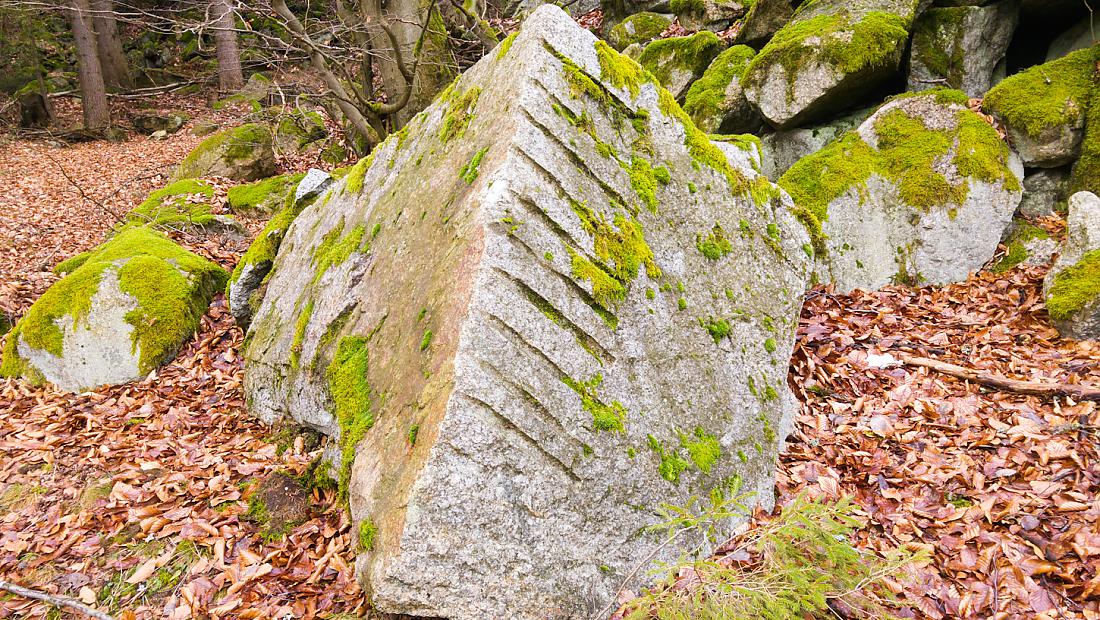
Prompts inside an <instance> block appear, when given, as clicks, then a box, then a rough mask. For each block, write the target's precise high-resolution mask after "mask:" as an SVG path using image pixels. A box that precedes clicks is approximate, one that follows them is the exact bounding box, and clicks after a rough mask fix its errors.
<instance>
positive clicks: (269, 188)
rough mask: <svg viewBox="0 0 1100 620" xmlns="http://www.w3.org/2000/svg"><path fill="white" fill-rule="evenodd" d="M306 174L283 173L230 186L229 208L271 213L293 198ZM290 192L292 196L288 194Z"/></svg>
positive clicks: (240, 210)
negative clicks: (253, 181)
mask: <svg viewBox="0 0 1100 620" xmlns="http://www.w3.org/2000/svg"><path fill="white" fill-rule="evenodd" d="M303 177H305V175H304V174H283V175H280V176H277V177H271V178H270V179H264V180H262V181H256V182H255V183H245V184H244V185H237V186H235V187H231V188H229V192H228V194H227V198H228V200H229V208H230V209H232V210H233V211H235V212H242V211H243V212H248V211H259V212H263V213H271V212H273V211H275V210H276V209H278V208H279V207H282V206H283V205H285V204H286V203H287V201H288V199H289V200H293V192H294V190H295V189H296V188H297V187H298V183H299V182H300V181H301V180H302V178H303ZM288 194H290V196H288Z"/></svg>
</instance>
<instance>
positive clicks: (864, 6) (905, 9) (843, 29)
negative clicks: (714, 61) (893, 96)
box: [744, 0, 918, 128]
mask: <svg viewBox="0 0 1100 620" xmlns="http://www.w3.org/2000/svg"><path fill="white" fill-rule="evenodd" d="M917 4H918V2H916V1H914V0H858V1H856V2H851V1H848V0H817V1H816V2H812V3H808V4H805V5H803V7H802V8H801V9H800V10H799V11H798V12H796V13H795V15H794V17H793V18H792V19H791V21H790V22H788V23H787V25H786V26H784V27H783V28H782V29H780V30H779V32H777V33H775V36H774V37H772V39H771V41H769V42H768V44H767V45H766V46H765V47H764V49H762V50H761V51H760V53H759V54H758V55H757V56H756V58H754V59H753V61H752V62H751V63H750V64H749V68H748V70H747V71H746V73H745V79H744V88H745V94H746V96H747V97H748V98H749V101H751V102H752V104H753V105H754V106H755V107H756V108H757V110H759V112H760V114H761V115H762V116H763V117H764V118H765V119H767V120H768V122H769V123H771V124H772V125H774V126H775V127H777V128H788V127H792V126H797V125H802V124H805V123H807V122H813V121H815V120H818V119H820V118H821V117H823V116H824V115H826V114H828V113H831V112H836V111H839V110H842V109H844V108H846V107H849V106H850V105H851V104H852V99H853V98H858V97H859V96H862V95H865V94H867V93H869V92H871V91H873V90H874V89H875V88H877V87H879V86H880V85H881V84H882V83H883V82H884V81H885V80H887V79H889V78H890V77H891V76H893V75H894V73H895V72H896V71H897V70H898V67H899V65H900V63H901V59H902V55H903V53H904V51H905V47H906V44H907V43H908V41H909V28H910V26H911V24H912V22H913V17H914V15H915V13H916V9H917Z"/></svg>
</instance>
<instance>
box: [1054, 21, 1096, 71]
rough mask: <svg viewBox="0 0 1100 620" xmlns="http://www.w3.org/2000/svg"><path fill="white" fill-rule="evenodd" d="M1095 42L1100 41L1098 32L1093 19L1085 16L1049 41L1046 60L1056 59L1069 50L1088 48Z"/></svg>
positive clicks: (1069, 51)
mask: <svg viewBox="0 0 1100 620" xmlns="http://www.w3.org/2000/svg"><path fill="white" fill-rule="evenodd" d="M1097 43H1100V34H1098V33H1097V29H1096V24H1095V21H1094V20H1093V19H1092V18H1089V17H1086V18H1084V19H1082V20H1081V21H1079V22H1077V23H1076V24H1074V25H1073V27H1072V28H1070V29H1069V30H1066V31H1065V32H1063V33H1062V34H1060V35H1058V37H1057V38H1055V39H1054V40H1053V41H1051V43H1050V49H1049V50H1047V61H1048V62H1049V61H1051V60H1057V59H1058V58H1061V57H1063V56H1065V55H1067V54H1069V53H1071V52H1076V51H1077V50H1083V49H1087V48H1090V47H1092V46H1093V45H1096V44H1097Z"/></svg>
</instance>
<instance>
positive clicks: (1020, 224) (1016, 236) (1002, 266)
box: [990, 218, 1058, 273]
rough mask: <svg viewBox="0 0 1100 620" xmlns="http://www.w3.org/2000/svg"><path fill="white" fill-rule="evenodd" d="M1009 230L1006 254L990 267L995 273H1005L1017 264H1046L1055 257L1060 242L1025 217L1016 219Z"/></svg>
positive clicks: (1006, 239) (1006, 240) (1005, 243)
mask: <svg viewBox="0 0 1100 620" xmlns="http://www.w3.org/2000/svg"><path fill="white" fill-rule="evenodd" d="M1009 230H1010V232H1009V234H1008V236H1007V237H1006V238H1005V240H1004V246H1005V253H1004V255H1003V256H1002V257H1001V258H1000V260H998V261H997V262H996V263H994V264H993V266H992V267H990V271H992V272H993V273H1004V272H1006V271H1008V270H1009V269H1012V268H1013V267H1016V266H1017V265H1045V264H1047V263H1049V262H1050V259H1052V258H1054V253H1055V252H1056V251H1057V250H1058V244H1057V243H1056V242H1055V241H1054V240H1053V239H1051V238H1050V233H1048V232H1047V231H1045V230H1043V229H1042V228H1039V227H1038V226H1036V225H1034V224H1032V223H1030V222H1028V221H1027V220H1025V219H1023V218H1018V219H1016V220H1014V221H1013V222H1012V226H1011V228H1010V229H1009Z"/></svg>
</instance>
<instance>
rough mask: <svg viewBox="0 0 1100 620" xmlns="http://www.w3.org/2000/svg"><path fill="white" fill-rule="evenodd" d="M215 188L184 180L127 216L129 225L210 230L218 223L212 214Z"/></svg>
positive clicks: (203, 182) (150, 197)
mask: <svg viewBox="0 0 1100 620" xmlns="http://www.w3.org/2000/svg"><path fill="white" fill-rule="evenodd" d="M213 197H214V187H213V186H212V185H210V184H209V183H207V182H205V181H199V180H196V179H184V180H182V181H176V182H175V183H171V184H169V185H168V186H166V187H164V188H162V189H158V190H157V191H155V192H153V193H151V194H149V197H148V198H146V199H145V201H144V202H142V203H141V204H140V205H138V206H137V207H135V208H134V210H132V211H130V213H129V214H127V216H126V224H127V225H148V226H160V227H172V226H180V225H194V226H207V225H209V224H212V223H214V222H215V221H216V219H215V217H214V215H213V214H211V212H210V202H211V200H212V199H213Z"/></svg>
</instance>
